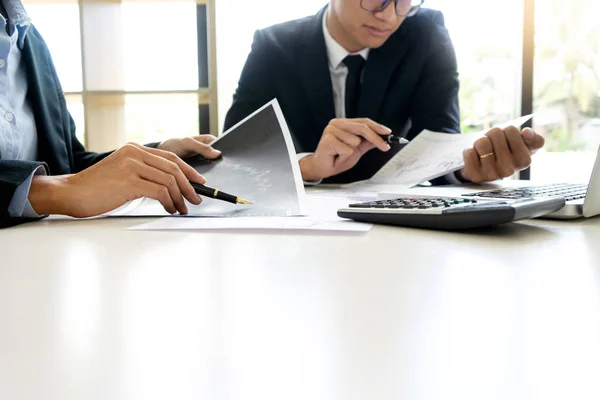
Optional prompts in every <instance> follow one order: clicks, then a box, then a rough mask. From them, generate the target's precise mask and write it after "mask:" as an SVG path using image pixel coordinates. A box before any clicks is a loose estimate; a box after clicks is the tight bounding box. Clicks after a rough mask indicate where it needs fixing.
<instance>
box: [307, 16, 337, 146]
mask: <svg viewBox="0 0 600 400" xmlns="http://www.w3.org/2000/svg"><path fill="white" fill-rule="evenodd" d="M324 13H325V8H324V9H322V10H321V11H320V12H319V13H318V14H317V15H315V16H314V17H313V18H312V20H311V21H310V26H309V29H308V32H307V35H306V36H305V38H304V41H303V43H302V44H301V45H300V57H299V60H298V61H299V63H300V68H299V71H300V72H301V75H302V82H303V85H304V87H305V89H306V94H307V97H308V102H309V104H310V108H311V110H312V115H313V118H314V122H315V124H316V126H317V128H318V129H324V128H325V127H326V126H327V124H329V121H330V120H332V119H333V118H335V108H334V104H333V88H332V84H331V75H330V73H329V60H328V58H327V48H326V47H325V38H324V36H323V25H322V23H323V15H324ZM321 133H322V132H317V134H318V135H319V137H320V135H321Z"/></svg>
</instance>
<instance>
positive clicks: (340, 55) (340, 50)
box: [323, 9, 370, 69]
mask: <svg viewBox="0 0 600 400" xmlns="http://www.w3.org/2000/svg"><path fill="white" fill-rule="evenodd" d="M328 14H329V9H327V11H326V12H325V13H323V36H324V37H325V47H326V48H327V58H328V59H329V66H330V67H331V68H333V69H337V68H338V67H339V66H340V64H341V63H342V61H344V58H346V57H347V56H349V55H356V54H359V55H361V56H362V58H364V59H365V60H367V58H368V57H369V50H370V49H369V48H365V49H362V50H361V51H358V52H356V53H350V52H349V51H348V50H346V49H345V48H344V47H343V46H342V45H341V44H339V43H338V42H337V41H336V40H335V39H334V38H333V36H331V33H329V29H327V15H328Z"/></svg>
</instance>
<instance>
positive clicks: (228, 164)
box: [111, 100, 305, 217]
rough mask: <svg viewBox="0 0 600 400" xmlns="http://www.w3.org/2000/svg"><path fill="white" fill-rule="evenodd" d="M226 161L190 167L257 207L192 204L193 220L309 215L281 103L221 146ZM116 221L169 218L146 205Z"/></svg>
mask: <svg viewBox="0 0 600 400" xmlns="http://www.w3.org/2000/svg"><path fill="white" fill-rule="evenodd" d="M212 146H213V147H214V148H215V149H218V150H221V152H222V153H223V155H222V157H221V158H219V159H217V160H207V159H205V158H203V157H201V156H197V157H193V158H188V159H186V160H185V161H186V162H187V163H188V164H190V165H191V166H192V167H194V168H195V169H196V170H197V171H198V172H199V173H200V174H202V175H203V176H204V177H205V178H206V180H207V185H209V186H212V187H216V188H218V189H220V190H223V191H224V192H227V193H230V194H233V195H236V196H240V197H242V198H244V199H248V200H250V201H252V202H253V203H254V204H253V205H241V204H238V205H236V204H230V203H227V202H224V201H219V200H214V199H209V198H204V201H203V202H202V204H201V205H199V206H195V205H192V204H190V203H187V205H188V207H189V210H190V212H189V214H188V215H189V216H203V217H254V216H291V215H302V214H304V212H305V210H304V201H305V199H304V197H305V192H304V185H303V182H302V176H301V174H300V168H299V166H298V161H297V158H296V152H295V150H294V145H293V142H292V137H291V135H290V132H289V129H288V127H287V124H286V122H285V119H284V117H283V113H282V112H281V108H280V107H279V103H278V102H277V100H273V101H271V102H270V103H268V104H266V105H265V106H263V107H262V108H260V109H259V110H257V111H256V112H255V113H253V114H252V115H250V116H249V117H247V118H246V119H245V120H243V121H241V122H240V123H238V124H237V125H235V126H234V127H232V128H231V129H230V130H228V131H227V132H226V133H224V134H223V135H222V136H220V137H219V138H218V139H217V140H216V141H215V142H213V143H212ZM111 215H113V216H114V215H119V216H167V215H169V214H168V213H167V212H166V211H165V210H164V209H163V208H162V206H161V205H160V203H159V202H157V201H155V200H152V199H147V198H146V199H142V200H141V201H138V202H137V203H136V204H130V205H128V207H125V208H124V209H120V210H118V211H117V212H115V213H112V214H111Z"/></svg>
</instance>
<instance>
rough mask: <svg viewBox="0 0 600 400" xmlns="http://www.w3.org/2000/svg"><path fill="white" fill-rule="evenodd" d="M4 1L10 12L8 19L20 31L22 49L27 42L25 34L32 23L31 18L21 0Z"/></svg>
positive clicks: (8, 12)
mask: <svg viewBox="0 0 600 400" xmlns="http://www.w3.org/2000/svg"><path fill="white" fill-rule="evenodd" d="M0 1H2V2H3V4H4V7H5V8H6V13H7V14H8V20H9V21H10V23H11V24H13V25H15V26H16V27H17V30H18V32H19V42H18V44H19V47H20V48H21V49H22V48H23V44H24V42H25V36H27V31H28V30H29V26H30V25H31V19H30V18H29V15H27V11H25V7H23V3H22V2H21V0H0Z"/></svg>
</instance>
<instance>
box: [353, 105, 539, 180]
mask: <svg viewBox="0 0 600 400" xmlns="http://www.w3.org/2000/svg"><path fill="white" fill-rule="evenodd" d="M531 117H532V115H526V116H524V117H521V118H517V119H515V120H512V121H508V122H505V123H503V124H498V125H497V126H499V127H506V126H510V125H514V126H521V125H523V124H524V123H526V122H527V121H529V120H530V119H531ZM486 132H487V130H486V131H481V132H477V133H467V134H448V133H439V132H432V131H428V130H424V131H423V132H421V133H420V134H419V135H417V137H415V138H414V139H413V140H412V141H411V142H410V143H409V144H407V145H406V146H405V147H404V148H403V149H402V150H401V151H400V152H398V154H396V155H395V156H394V157H393V158H392V159H391V160H390V161H388V162H387V163H386V164H385V165H384V166H383V167H382V168H381V169H380V170H379V171H377V173H376V174H375V175H373V177H371V178H370V179H368V180H366V181H362V182H356V183H352V184H350V185H348V186H349V187H351V188H352V190H362V191H368V190H371V191H374V192H381V191H385V190H386V189H391V188H393V189H404V188H409V187H412V186H415V185H417V184H419V183H421V182H425V181H428V180H430V179H434V178H437V177H440V176H443V175H445V174H448V173H450V172H453V171H457V170H459V169H461V168H462V167H463V166H464V163H463V157H462V153H463V150H464V149H468V148H470V147H472V146H473V143H474V142H475V141H476V140H477V139H479V138H480V137H482V136H483V135H484V134H485V133H486Z"/></svg>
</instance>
